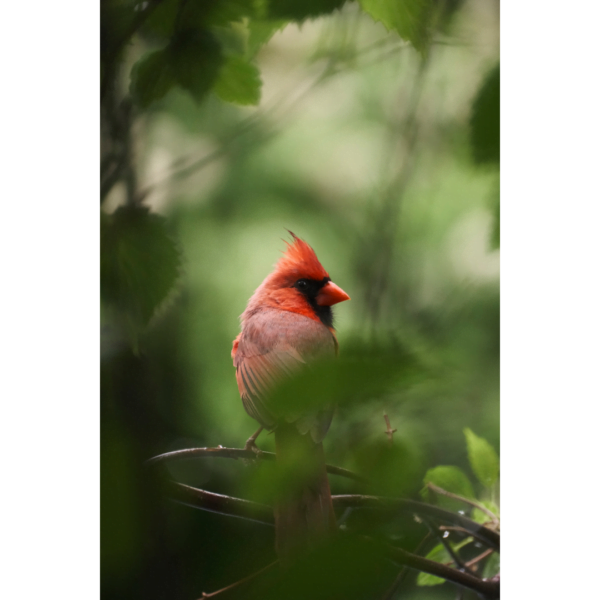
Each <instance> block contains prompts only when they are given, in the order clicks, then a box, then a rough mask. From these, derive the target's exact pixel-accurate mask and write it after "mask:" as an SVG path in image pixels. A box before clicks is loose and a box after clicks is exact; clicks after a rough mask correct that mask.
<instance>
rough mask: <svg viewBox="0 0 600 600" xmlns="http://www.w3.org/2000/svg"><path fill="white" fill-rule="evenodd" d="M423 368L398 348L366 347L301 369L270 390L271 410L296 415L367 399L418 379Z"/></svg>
mask: <svg viewBox="0 0 600 600" xmlns="http://www.w3.org/2000/svg"><path fill="white" fill-rule="evenodd" d="M423 374H424V367H423V366H422V365H421V364H420V363H419V362H418V361H417V359H416V358H415V357H414V356H413V355H411V354H409V353H404V352H402V351H400V350H399V349H384V350H371V349H369V348H363V349H360V350H357V351H352V352H350V351H349V352H348V353H347V354H345V355H344V356H340V357H339V358H337V359H335V358H334V359H325V360H322V361H317V362H314V363H311V364H310V365H308V366H307V367H306V368H303V369H299V370H298V371H297V372H296V373H294V374H293V376H291V377H289V378H287V379H285V380H284V381H282V382H281V383H280V384H279V385H278V386H277V387H276V388H275V389H274V390H273V391H272V393H271V395H270V397H269V399H268V403H269V409H270V410H272V412H273V413H274V414H276V415H285V416H286V417H287V416H294V415H296V414H298V415H299V414H305V413H306V412H307V411H311V410H319V409H323V408H325V407H328V406H333V405H335V404H339V405H341V404H344V403H348V402H356V401H362V402H364V401H366V400H370V399H374V398H377V397H381V396H382V395H384V394H386V393H390V392H397V391H398V390H399V389H402V388H406V387H408V386H410V385H412V384H414V383H415V381H417V380H419V379H420V378H421V377H422V376H423Z"/></svg>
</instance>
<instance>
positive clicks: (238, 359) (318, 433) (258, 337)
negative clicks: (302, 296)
mask: <svg viewBox="0 0 600 600" xmlns="http://www.w3.org/2000/svg"><path fill="white" fill-rule="evenodd" d="M335 349H336V341H335V336H334V335H333V333H332V332H331V331H329V330H328V329H327V327H325V326H324V325H323V324H321V323H320V322H317V321H314V320H312V319H309V318H307V317H304V316H303V315H299V314H296V313H292V312H289V311H280V310H264V311H261V312H259V313H257V314H256V315H253V316H252V317H251V318H250V319H248V320H247V321H246V322H245V323H244V328H243V331H242V333H241V335H240V336H239V337H238V339H237V340H236V342H234V352H233V354H234V356H233V364H234V366H235V367H236V378H237V384H238V388H239V390H240V395H241V397H242V401H243V403H244V407H245V409H246V411H247V412H248V414H249V415H250V416H251V417H252V418H254V419H256V420H257V421H258V422H259V423H260V424H261V425H263V426H264V427H266V428H267V429H272V428H273V427H274V426H275V425H276V424H277V421H278V420H279V419H280V418H282V416H281V415H276V414H274V413H273V411H272V410H270V408H269V406H268V405H267V404H266V402H265V397H266V395H267V392H268V391H269V390H270V389H272V388H273V387H274V386H275V385H276V384H277V383H278V382H279V381H281V380H282V379H283V378H286V377H289V376H291V375H292V374H293V373H294V372H295V371H296V370H297V369H298V368H299V367H300V366H301V365H303V364H305V363H306V362H307V361H310V360H311V359H313V358H314V357H315V356H317V355H328V354H329V355H333V354H334V353H335ZM318 412H319V413H323V414H322V415H321V414H319V416H318V417H316V422H315V415H302V416H296V415H286V416H284V417H283V418H285V420H286V421H290V420H293V421H296V422H297V424H298V429H299V430H300V431H301V432H302V433H306V432H307V431H308V430H310V431H311V433H312V434H313V437H318V438H321V439H322V437H324V435H325V433H326V431H327V429H328V428H329V423H330V422H331V416H332V414H333V410H329V409H327V410H325V411H318ZM313 429H314V432H313Z"/></svg>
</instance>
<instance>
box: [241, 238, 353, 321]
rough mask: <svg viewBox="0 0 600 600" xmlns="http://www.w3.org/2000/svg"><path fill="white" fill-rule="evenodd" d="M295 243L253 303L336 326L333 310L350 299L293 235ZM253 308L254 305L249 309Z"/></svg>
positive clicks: (290, 245)
mask: <svg viewBox="0 0 600 600" xmlns="http://www.w3.org/2000/svg"><path fill="white" fill-rule="evenodd" d="M289 233H290V235H291V236H292V239H293V241H292V242H291V243H289V242H286V244H287V246H288V247H287V249H286V251H285V253H284V255H283V256H282V257H281V258H280V259H279V261H278V262H277V264H276V265H275V269H274V270H273V272H272V273H271V274H270V275H269V276H268V277H267V278H266V279H265V280H264V281H263V283H262V284H261V285H260V287H259V288H258V289H257V290H256V292H255V294H254V296H253V297H252V299H251V303H250V304H253V302H252V301H253V300H257V301H259V302H260V303H261V304H263V305H264V304H266V305H268V306H271V307H274V308H279V309H281V310H289V311H291V312H296V313H300V314H303V315H305V316H307V317H310V318H311V319H315V320H320V321H322V322H323V323H324V324H325V325H327V326H328V327H332V326H333V314H332V311H331V306H333V305H334V304H337V303H338V302H343V301H344V300H350V296H348V294H346V292H344V290H342V288H340V287H339V286H337V285H336V284H335V283H333V281H331V278H330V277H329V273H327V271H326V270H325V269H324V268H323V265H322V264H321V263H320V262H319V259H318V258H317V255H316V254H315V251H314V250H313V249H312V248H311V247H310V246H309V245H308V244H307V243H306V242H305V241H304V240H301V239H300V238H299V237H297V236H296V235H294V234H293V233H292V232H291V231H290V232H289ZM248 308H250V305H249V306H248Z"/></svg>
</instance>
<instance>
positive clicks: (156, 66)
mask: <svg viewBox="0 0 600 600" xmlns="http://www.w3.org/2000/svg"><path fill="white" fill-rule="evenodd" d="M174 84H175V79H174V77H173V73H172V71H171V68H170V66H169V62H168V56H167V53H166V51H165V50H164V49H163V50H156V51H155V52H148V53H147V54H145V55H144V56H143V57H142V58H141V59H140V60H138V61H137V62H136V63H135V65H133V68H132V70H131V82H130V86H129V90H130V93H131V96H132V98H133V101H134V102H135V103H136V104H138V105H139V106H141V107H142V108H148V106H150V104H152V102H154V101H155V100H160V99H161V98H162V97H163V96H164V95H165V94H166V93H167V92H168V91H169V90H170V89H171V87H172V86H173V85H174Z"/></svg>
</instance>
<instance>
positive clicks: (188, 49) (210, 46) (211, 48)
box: [168, 30, 223, 102]
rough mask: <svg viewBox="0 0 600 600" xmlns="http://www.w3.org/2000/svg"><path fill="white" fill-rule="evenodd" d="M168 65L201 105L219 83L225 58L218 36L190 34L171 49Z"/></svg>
mask: <svg viewBox="0 0 600 600" xmlns="http://www.w3.org/2000/svg"><path fill="white" fill-rule="evenodd" d="M168 53H169V63H170V65H171V69H172V71H173V75H174V77H175V79H176V80H177V83H178V84H179V85H180V86H181V87H182V88H184V89H185V90H187V91H188V92H190V93H191V94H192V96H193V97H194V100H196V102H201V101H202V100H203V99H204V97H205V96H206V94H207V93H208V91H209V90H210V89H211V87H212V85H213V84H214V82H215V81H216V79H217V77H218V75H219V71H220V69H221V66H222V64H223V56H222V53H221V46H220V44H219V42H218V41H217V40H216V38H215V36H214V35H213V34H211V33H210V32H208V31H198V30H188V31H185V32H183V33H181V34H178V35H177V37H176V38H175V39H174V40H173V42H172V43H171V44H170V45H169V48H168Z"/></svg>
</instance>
